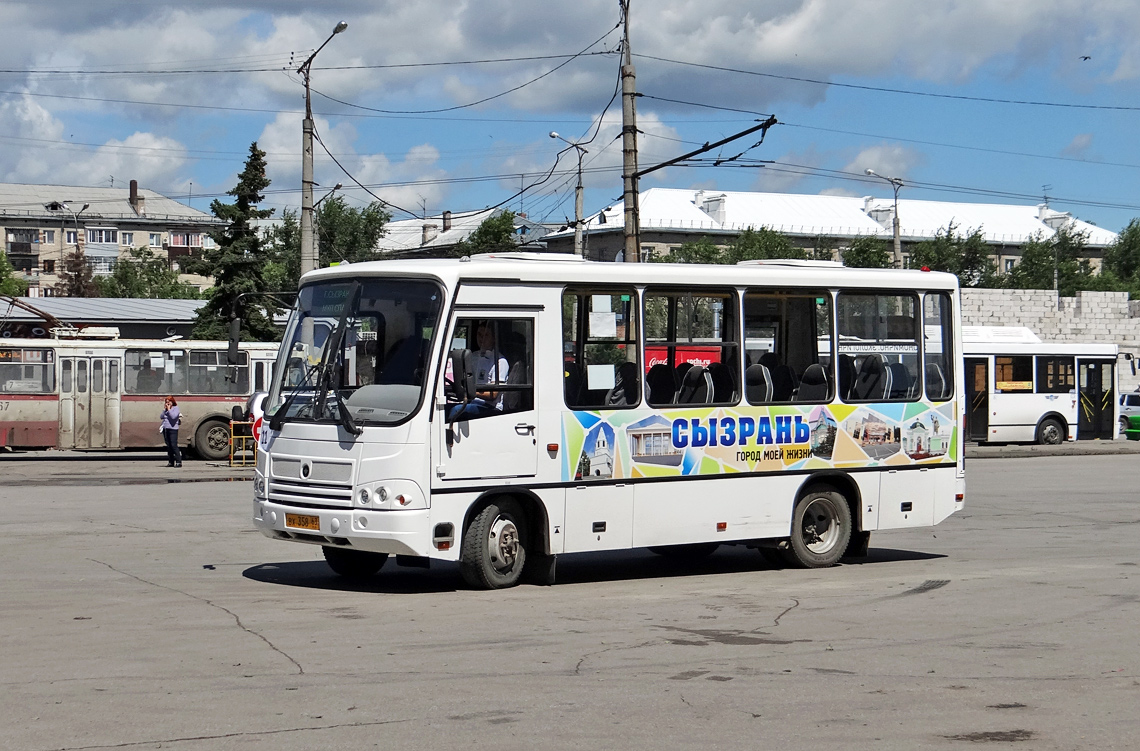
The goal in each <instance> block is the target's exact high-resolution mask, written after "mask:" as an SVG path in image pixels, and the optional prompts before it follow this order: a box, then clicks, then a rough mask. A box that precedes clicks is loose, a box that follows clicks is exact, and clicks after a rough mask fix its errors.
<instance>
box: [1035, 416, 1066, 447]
mask: <svg viewBox="0 0 1140 751" xmlns="http://www.w3.org/2000/svg"><path fill="white" fill-rule="evenodd" d="M1037 442H1038V443H1040V444H1041V445H1043V446H1059V445H1060V444H1062V443H1064V442H1065V429H1064V428H1063V427H1061V423H1060V421H1059V420H1057V419H1056V418H1053V417H1049V418H1046V419H1044V420H1042V421H1041V424H1040V425H1038V426H1037Z"/></svg>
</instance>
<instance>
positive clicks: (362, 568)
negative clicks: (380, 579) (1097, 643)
mask: <svg viewBox="0 0 1140 751" xmlns="http://www.w3.org/2000/svg"><path fill="white" fill-rule="evenodd" d="M321 550H322V551H324V554H325V563H327V564H329V568H331V569H332V570H333V571H334V572H336V573H337V574H339V575H340V576H343V577H344V578H346V579H367V578H368V577H370V576H373V575H375V573H376V572H377V571H379V570H380V568H381V567H382V566H383V565H384V562H385V561H387V560H388V554H387V553H373V552H371V551H367V550H353V549H351V548H334V547H330V546H328V545H322V546H321Z"/></svg>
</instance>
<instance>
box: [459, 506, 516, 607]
mask: <svg viewBox="0 0 1140 751" xmlns="http://www.w3.org/2000/svg"><path fill="white" fill-rule="evenodd" d="M526 534H527V530H526V521H525V519H524V517H523V513H522V509H521V508H520V507H519V505H518V504H517V503H516V502H514V501H512V500H509V499H499V500H497V501H494V502H492V503H490V504H489V505H487V506H486V507H484V508H483V510H482V511H480V512H479V513H478V514H476V515H475V518H474V519H472V520H471V524H470V525H469V526H468V527H467V531H466V532H465V533H464V534H463V547H462V548H461V550H460V554H459V571H460V573H462V574H463V579H464V581H466V582H467V583H468V584H470V585H471V586H472V587H476V588H478V589H504V588H506V587H513V586H514V585H516V584H518V583H519V578H520V577H521V576H522V572H523V567H524V566H526V540H527V536H526Z"/></svg>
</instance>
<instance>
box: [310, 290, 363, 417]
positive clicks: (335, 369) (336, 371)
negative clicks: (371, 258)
mask: <svg viewBox="0 0 1140 751" xmlns="http://www.w3.org/2000/svg"><path fill="white" fill-rule="evenodd" d="M359 293H360V282H353V283H352V286H351V287H349V288H348V297H347V298H346V299H345V301H344V307H343V308H342V309H341V311H340V318H339V319H338V320H337V322H336V329H334V330H333V333H331V334H330V335H329V338H328V339H326V340H325V348H324V352H322V353H321V362H320V365H318V366H317V367H318V368H319V375H318V377H317V393H316V395H315V400H314V401H315V403H316V406H315V407H314V408H313V409H314V412H313V418H314V419H320V413H318V412H317V411H316V410H321V411H322V412H323V410H324V408H325V400H326V399H327V398H328V392H329V386H330V384H332V385H333V388H332V392H333V398H334V399H336V406H337V415H336V416H337V418H338V420H339V422H340V425H341V427H343V428H344V429H345V430H347V431H348V432H349V433H352V434H353V435H360V434H361V433H363V432H364V429H363V428H361V427H360V426H359V425H357V424H356V422H355V421H354V420H353V419H352V413H351V412H349V410H348V405H347V404H345V402H344V397H343V396H342V395H341V393H340V382H341V380H343V378H342V373H343V371H344V367H343V365H342V364H341V360H342V358H343V357H344V352H343V351H342V350H341V344H342V343H343V342H344V334H345V331H346V330H347V328H348V317H349V315H350V314H351V313H352V311H353V308H354V307H355V305H356V301H357V296H358V295H359ZM330 356H331V358H332V359H331V360H330V359H329V358H330ZM334 378H335V381H336V383H335V384H333V380H334Z"/></svg>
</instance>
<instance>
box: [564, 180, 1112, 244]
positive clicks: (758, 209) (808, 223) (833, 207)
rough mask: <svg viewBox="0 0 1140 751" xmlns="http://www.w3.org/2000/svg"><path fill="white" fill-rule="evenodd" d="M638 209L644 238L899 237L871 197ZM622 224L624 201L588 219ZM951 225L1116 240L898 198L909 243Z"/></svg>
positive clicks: (992, 211) (746, 197)
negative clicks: (767, 232) (765, 234)
mask: <svg viewBox="0 0 1140 751" xmlns="http://www.w3.org/2000/svg"><path fill="white" fill-rule="evenodd" d="M638 204H639V208H640V219H641V230H642V231H643V232H644V231H647V230H648V231H675V232H680V233H691V234H707V235H717V234H733V235H735V234H737V233H739V232H741V231H743V230H745V229H748V228H749V227H752V228H755V229H759V228H760V227H767V228H769V229H771V230H775V231H777V232H781V233H784V234H786V235H791V236H799V237H818V236H821V235H822V236H825V237H837V238H856V237H864V236H874V235H878V236H880V237H882V238H884V239H889V238H890V237H891V236H892V235H893V226H892V221H893V219H892V215H893V211H894V201H893V200H892V199H880V198H872V197H869V196H868V197H863V198H853V197H850V196H828V195H809V194H800V193H754V192H743V191H706V190H682V189H677V188H650V189H649V190H646V191H643V192H642V193H641V194H640V195H639V197H638ZM624 224H625V214H624V209H623V206H622V202H621V201H618V202H617V203H615V204H613V205H611V206H607V207H606V208H605V209H603V210H602V211H599V212H597V213H596V214H593V215H591V216H589V217H587V218H586V219H585V228H586V232H587V233H590V234H594V233H601V232H615V231H620V230H621V229H622V228H623V227H624ZM951 224H953V225H954V226H955V228H956V229H955V232H956V233H957V234H968V233H970V232H972V231H973V230H980V231H981V232H982V235H983V236H984V237H985V240H986V242H987V243H989V244H993V245H1021V244H1024V243H1025V242H1028V241H1029V240H1031V239H1033V238H1034V237H1040V238H1041V239H1044V240H1048V239H1050V238H1052V237H1053V236H1054V235H1056V234H1057V228H1059V227H1065V228H1067V229H1069V230H1070V231H1076V232H1084V233H1086V234H1087V238H1088V239H1087V242H1088V245H1089V247H1093V248H1103V247H1106V246H1108V245H1111V244H1112V243H1113V242H1115V240H1116V233H1115V232H1112V231H1110V230H1106V229H1103V228H1101V227H1097V226H1095V225H1092V224H1089V223H1088V222H1083V221H1081V220H1080V219H1075V218H1073V217H1072V216H1070V215H1069V214H1066V213H1064V212H1060V211H1056V210H1054V209H1050V208H1049V207H1048V206H1045V205H1016V204H995V203H958V202H947V201H917V200H910V199H900V200H899V225H900V227H899V233H900V235H901V237H902V239H903V240H905V241H907V242H919V241H922V240H929V239H931V238H933V237H934V236H935V235H937V234H938V232H940V231H942V232H944V231H945V230H946V228H947V227H949V226H950V225H951ZM570 235H573V230H561V231H558V232H552V233H550V235H548V238H549V239H557V238H564V237H567V236H570Z"/></svg>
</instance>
